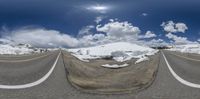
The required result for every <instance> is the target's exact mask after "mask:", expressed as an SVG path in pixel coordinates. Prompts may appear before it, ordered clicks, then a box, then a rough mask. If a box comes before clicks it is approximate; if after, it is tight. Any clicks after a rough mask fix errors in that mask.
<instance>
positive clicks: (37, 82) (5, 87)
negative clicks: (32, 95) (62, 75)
mask: <svg viewBox="0 0 200 99" xmlns="http://www.w3.org/2000/svg"><path fill="white" fill-rule="evenodd" d="M60 54H61V52H60V53H59V54H58V56H57V58H56V60H55V62H54V64H53V66H52V67H51V69H50V70H49V71H48V73H47V74H45V75H44V76H43V77H42V78H40V79H39V80H37V81H35V82H32V83H28V84H23V85H0V89H24V88H30V87H33V86H36V85H39V84H41V83H42V82H44V81H45V80H47V78H48V77H49V76H50V75H51V74H52V72H53V70H54V68H55V66H56V64H57V62H58V59H59V57H60Z"/></svg>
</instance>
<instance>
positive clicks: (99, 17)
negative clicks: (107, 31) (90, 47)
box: [94, 16, 105, 24]
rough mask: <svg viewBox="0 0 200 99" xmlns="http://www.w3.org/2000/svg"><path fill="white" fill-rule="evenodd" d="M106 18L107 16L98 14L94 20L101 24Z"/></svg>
mask: <svg viewBox="0 0 200 99" xmlns="http://www.w3.org/2000/svg"><path fill="white" fill-rule="evenodd" d="M104 18H105V16H98V17H96V18H95V20H94V22H96V23H97V24H99V23H100V22H101V21H102V20H103V19H104Z"/></svg>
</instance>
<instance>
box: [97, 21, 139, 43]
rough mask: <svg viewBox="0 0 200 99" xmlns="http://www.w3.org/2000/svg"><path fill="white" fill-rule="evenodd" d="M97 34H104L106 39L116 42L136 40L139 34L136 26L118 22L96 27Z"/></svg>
mask: <svg viewBox="0 0 200 99" xmlns="http://www.w3.org/2000/svg"><path fill="white" fill-rule="evenodd" d="M96 30H97V32H103V33H106V35H107V38H109V39H113V40H114V39H117V40H130V39H131V40H137V39H138V34H139V33H140V32H141V31H140V29H139V28H138V27H136V26H133V25H132V24H131V23H128V22H127V21H124V22H119V21H115V20H112V21H110V22H109V23H107V24H104V25H103V26H102V25H97V26H96Z"/></svg>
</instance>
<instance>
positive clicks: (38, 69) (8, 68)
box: [0, 51, 200, 99]
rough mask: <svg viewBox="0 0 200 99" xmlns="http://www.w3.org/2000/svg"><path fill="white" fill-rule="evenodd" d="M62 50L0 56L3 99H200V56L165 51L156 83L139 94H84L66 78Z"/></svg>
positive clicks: (0, 90)
mask: <svg viewBox="0 0 200 99" xmlns="http://www.w3.org/2000/svg"><path fill="white" fill-rule="evenodd" d="M63 57H64V55H62V53H61V52H60V51H56V52H48V53H45V54H38V55H29V56H20V57H13V56H9V57H5V56H0V99H200V94H199V93H200V56H196V55H195V56H194V57H193V55H182V54H180V53H178V52H169V51H162V53H161V54H160V62H159V68H158V73H157V76H156V78H155V81H154V82H153V84H152V85H151V86H150V87H148V88H147V89H145V90H142V91H140V92H138V93H130V94H117V95H100V94H89V93H84V92H81V91H79V90H77V89H75V88H74V87H72V86H71V84H70V83H69V82H68V80H67V79H66V75H67V72H66V71H67V70H66V69H65V65H64V62H63Z"/></svg>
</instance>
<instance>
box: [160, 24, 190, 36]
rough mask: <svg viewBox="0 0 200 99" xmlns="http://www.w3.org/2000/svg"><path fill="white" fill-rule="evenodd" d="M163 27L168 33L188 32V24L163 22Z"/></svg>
mask: <svg viewBox="0 0 200 99" xmlns="http://www.w3.org/2000/svg"><path fill="white" fill-rule="evenodd" d="M161 26H162V27H163V29H164V31H165V32H167V33H177V32H182V33H185V31H186V30H188V27H187V26H186V24H185V23H180V22H179V23H174V22H173V21H168V22H163V23H162V24H161Z"/></svg>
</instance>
